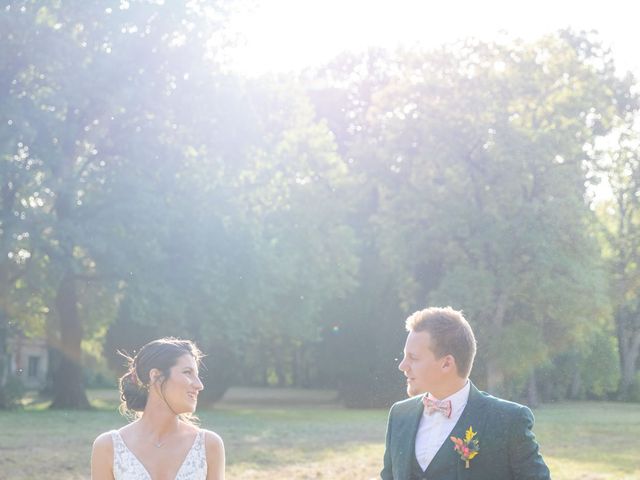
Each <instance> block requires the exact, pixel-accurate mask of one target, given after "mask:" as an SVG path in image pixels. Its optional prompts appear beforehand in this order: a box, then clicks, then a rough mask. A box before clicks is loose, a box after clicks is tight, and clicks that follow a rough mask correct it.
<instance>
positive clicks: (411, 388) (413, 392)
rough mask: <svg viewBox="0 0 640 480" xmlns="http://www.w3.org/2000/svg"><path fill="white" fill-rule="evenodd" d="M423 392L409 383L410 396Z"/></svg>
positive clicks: (408, 393) (408, 392)
mask: <svg viewBox="0 0 640 480" xmlns="http://www.w3.org/2000/svg"><path fill="white" fill-rule="evenodd" d="M421 393H423V392H420V391H418V389H417V388H415V387H413V386H411V385H407V395H408V396H410V397H415V396H416V395H420V394H421Z"/></svg>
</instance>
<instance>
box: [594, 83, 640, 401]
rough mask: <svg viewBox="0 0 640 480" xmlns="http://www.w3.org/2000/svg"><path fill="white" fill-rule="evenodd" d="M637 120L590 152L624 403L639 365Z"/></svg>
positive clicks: (625, 121) (622, 124) (628, 119)
mask: <svg viewBox="0 0 640 480" xmlns="http://www.w3.org/2000/svg"><path fill="white" fill-rule="evenodd" d="M628 80H629V81H630V82H632V79H628ZM628 91H629V93H630V95H629V98H633V96H632V95H631V89H629V90H628ZM635 115H636V114H635V113H631V112H630V113H628V114H627V115H624V116H620V117H619V119H618V125H617V128H616V129H615V131H614V132H613V133H612V134H611V135H609V136H608V137H606V138H604V139H601V141H600V142H595V143H594V145H593V148H592V155H593V157H594V163H593V166H592V173H593V175H594V176H595V178H596V179H599V180H600V182H601V185H602V187H600V188H601V191H603V192H605V193H602V194H601V195H600V196H599V197H594V199H593V204H594V208H595V209H596V213H597V215H598V219H599V223H598V225H599V227H600V232H601V239H602V244H603V251H604V257H605V259H606V260H607V263H608V266H609V272H610V276H611V285H610V295H611V298H612V304H613V307H614V320H615V326H616V337H617V340H618V353H619V361H620V371H621V376H620V384H619V387H618V395H619V396H620V398H623V399H626V398H629V396H630V393H631V390H632V387H633V385H634V382H637V378H636V374H637V371H638V368H639V365H640V364H639V363H638V362H639V358H640V296H638V293H637V292H638V288H639V287H640V270H639V268H638V265H639V263H640V198H639V192H640V156H639V155H638V147H639V146H640V134H639V133H638V130H637V127H636V126H635V123H634V118H635Z"/></svg>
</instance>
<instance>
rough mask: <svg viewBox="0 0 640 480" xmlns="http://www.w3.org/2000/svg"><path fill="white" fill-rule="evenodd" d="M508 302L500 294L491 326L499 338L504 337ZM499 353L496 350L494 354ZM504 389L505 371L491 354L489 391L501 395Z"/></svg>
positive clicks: (488, 360) (488, 365)
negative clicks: (503, 330)
mask: <svg viewBox="0 0 640 480" xmlns="http://www.w3.org/2000/svg"><path fill="white" fill-rule="evenodd" d="M506 308H507V302H506V296H505V295H504V294H500V295H499V296H498V301H497V306H496V311H495V314H494V315H493V319H492V321H491V322H489V323H490V325H491V326H492V328H493V331H494V332H495V333H496V335H497V336H498V337H500V336H501V335H502V329H503V327H504V320H505V314H506ZM495 351H497V350H495V349H494V352H495ZM503 387H504V369H503V367H502V364H501V362H500V360H499V359H497V358H496V357H495V356H494V355H492V354H491V353H489V358H488V359H487V390H488V391H489V393H491V394H492V395H498V396H499V395H500V394H502V391H503Z"/></svg>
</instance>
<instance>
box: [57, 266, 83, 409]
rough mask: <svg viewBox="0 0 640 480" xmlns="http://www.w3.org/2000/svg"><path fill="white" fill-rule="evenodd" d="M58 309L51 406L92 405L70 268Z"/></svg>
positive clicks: (79, 406) (64, 280) (58, 300)
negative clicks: (84, 380)
mask: <svg viewBox="0 0 640 480" xmlns="http://www.w3.org/2000/svg"><path fill="white" fill-rule="evenodd" d="M56 309H57V313H58V318H59V321H60V340H59V343H58V345H57V347H58V357H59V363H58V365H57V368H56V370H55V371H54V376H53V379H54V381H53V403H52V404H51V408H73V409H87V408H91V405H90V404H89V400H88V399H87V395H86V393H85V390H84V382H83V378H82V347H81V342H82V334H83V328H82V323H81V321H80V317H79V315H78V302H77V292H76V281H75V278H74V275H73V272H72V271H71V270H70V269H69V270H67V272H66V273H65V275H64V277H63V278H62V281H61V282H60V285H59V286H58V292H57V295H56Z"/></svg>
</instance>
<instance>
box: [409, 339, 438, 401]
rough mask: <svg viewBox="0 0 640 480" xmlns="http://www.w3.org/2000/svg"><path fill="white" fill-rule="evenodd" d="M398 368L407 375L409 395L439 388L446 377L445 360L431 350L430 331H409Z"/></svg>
mask: <svg viewBox="0 0 640 480" xmlns="http://www.w3.org/2000/svg"><path fill="white" fill-rule="evenodd" d="M398 368H399V369H400V370H401V371H402V372H403V373H404V375H405V377H407V393H408V394H409V396H411V397H413V396H415V395H419V394H422V393H426V392H431V393H433V392H434V391H438V390H439V388H438V387H439V385H441V383H442V381H443V378H444V370H443V360H442V359H438V358H436V356H435V354H434V353H433V351H432V350H431V336H430V335H429V332H413V331H412V332H409V335H408V336H407V341H406V343H405V345H404V357H403V358H402V362H400V365H398Z"/></svg>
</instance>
